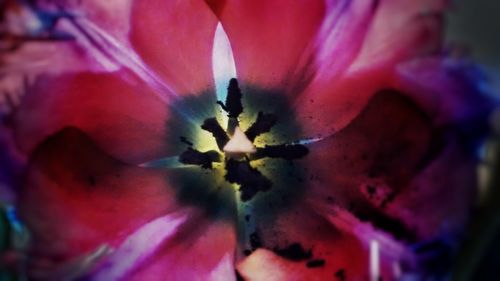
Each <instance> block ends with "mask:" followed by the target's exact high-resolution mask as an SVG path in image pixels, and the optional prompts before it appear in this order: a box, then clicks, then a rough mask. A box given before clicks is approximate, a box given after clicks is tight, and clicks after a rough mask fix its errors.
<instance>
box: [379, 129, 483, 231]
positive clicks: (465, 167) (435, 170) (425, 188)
mask: <svg viewBox="0 0 500 281" xmlns="http://www.w3.org/2000/svg"><path fill="white" fill-rule="evenodd" d="M447 142H448V145H447V147H445V148H444V149H443V151H441V153H440V154H439V155H438V156H437V157H436V158H435V160H434V161H432V162H431V163H430V164H429V165H428V166H427V167H426V168H425V169H423V170H422V171H421V172H420V173H418V174H417V175H416V176H415V177H414V178H413V179H412V181H411V182H410V183H409V184H408V187H407V188H405V189H403V190H402V191H401V192H400V193H399V194H398V196H397V197H395V198H394V200H393V201H392V202H390V203H389V204H388V205H387V208H386V210H384V212H385V213H387V214H390V215H391V216H392V217H394V218H398V219H399V220H401V221H403V222H404V223H405V224H406V225H407V226H408V227H409V228H411V229H413V230H414V231H415V232H416V233H418V235H419V237H422V238H423V239H428V240H431V239H436V238H439V237H446V236H447V237H454V235H457V233H460V231H462V230H463V227H464V225H465V223H466V222H467V220H468V219H469V218H470V214H471V212H472V208H473V206H474V202H475V200H476V199H477V197H476V196H477V188H476V187H477V173H476V167H477V160H476V159H475V157H474V156H473V155H472V153H471V152H470V151H468V149H466V148H464V147H463V143H460V142H459V141H457V139H455V138H454V137H450V139H448V140H447ZM447 175H453V176H447Z"/></svg>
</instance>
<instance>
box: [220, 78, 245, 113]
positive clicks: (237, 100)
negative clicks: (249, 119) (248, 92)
mask: <svg viewBox="0 0 500 281" xmlns="http://www.w3.org/2000/svg"><path fill="white" fill-rule="evenodd" d="M241 97H242V94H241V90H240V87H239V85H238V80H236V78H232V79H231V80H230V81H229V87H228V88H227V98H226V103H225V104H223V103H222V102H221V101H217V103H218V104H219V105H220V106H221V107H222V109H223V110H224V111H226V112H227V113H228V115H227V116H228V117H229V118H238V116H239V115H240V114H241V113H242V112H243V105H242V104H241Z"/></svg>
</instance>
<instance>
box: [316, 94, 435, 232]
mask: <svg viewBox="0 0 500 281" xmlns="http://www.w3.org/2000/svg"><path fill="white" fill-rule="evenodd" d="M430 125H431V124H430V120H429V119H428V118H427V117H426V116H425V115H424V114H423V113H422V111H420V110H419V108H418V107H417V106H416V105H415V104H414V103H412V102H411V101H410V100H409V99H408V98H406V97H404V96H402V95H401V94H400V93H398V92H395V91H392V90H386V91H382V92H380V93H379V94H377V95H375V96H374V97H373V98H372V99H371V100H370V102H369V103H368V105H367V107H366V108H365V109H364V110H363V111H362V112H361V113H360V115H359V116H357V117H356V118H355V119H354V120H353V121H352V122H351V123H350V124H349V125H348V126H347V127H345V128H344V129H343V130H341V131H340V132H338V133H336V134H334V135H333V136H331V137H328V138H326V139H324V140H323V141H320V142H317V143H313V144H311V145H310V154H309V155H308V156H307V161H308V162H309V163H311V164H310V165H311V167H313V168H312V169H311V171H310V176H309V178H311V182H310V183H309V184H310V186H311V189H312V190H311V194H312V195H313V197H314V198H315V199H314V200H319V201H321V202H328V201H331V202H332V203H337V204H340V205H341V206H343V207H344V208H347V209H350V210H352V211H354V213H355V214H357V215H359V216H360V217H363V219H364V220H371V221H372V222H373V223H374V225H375V226H378V227H380V228H382V229H383V230H385V231H389V232H393V234H394V235H395V236H397V237H399V236H401V237H399V238H407V239H411V238H412V236H413V234H412V233H410V232H408V230H407V229H406V228H405V225H402V224H401V223H398V222H396V221H393V220H391V218H390V216H389V217H386V216H384V215H383V214H382V213H380V212H382V210H383V209H384V208H385V206H386V204H388V203H389V202H390V201H391V200H392V199H393V198H394V197H396V196H397V195H398V194H399V193H400V192H401V191H402V190H405V189H406V188H408V184H409V182H410V180H411V178H412V177H413V176H414V175H415V174H416V173H417V172H418V171H419V169H420V168H421V167H420V165H422V163H424V161H425V160H426V157H427V156H428V155H427V153H428V150H429V147H430V146H429V144H430V140H431V134H432V130H431V127H430ZM389 223H390V224H389ZM386 227H388V228H387V229H385V228H386Z"/></svg>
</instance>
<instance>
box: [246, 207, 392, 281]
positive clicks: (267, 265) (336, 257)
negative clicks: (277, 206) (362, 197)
mask: <svg viewBox="0 0 500 281" xmlns="http://www.w3.org/2000/svg"><path fill="white" fill-rule="evenodd" d="M296 206H297V207H296V208H294V209H290V210H286V211H285V212H283V213H282V214H280V215H279V216H278V217H277V218H276V219H274V220H273V221H272V222H271V221H266V222H263V221H259V223H262V224H261V225H260V226H261V228H260V231H259V232H258V233H259V235H260V239H261V240H262V244H263V246H264V247H263V248H264V249H258V250H256V251H255V252H253V253H252V254H251V255H250V256H249V257H247V258H246V259H244V260H242V261H241V262H240V263H239V264H238V265H237V269H238V271H239V273H240V274H241V276H242V277H243V278H244V280H287V281H288V280H297V281H299V280H300V281H302V280H318V281H319V280H336V279H335V278H338V280H342V278H341V277H340V275H344V276H345V278H346V279H345V280H368V279H369V269H370V267H369V265H370V263H369V249H368V247H366V245H364V244H363V243H361V241H360V240H358V238H357V237H355V236H353V235H352V234H351V233H349V232H345V231H343V230H340V229H338V228H337V227H335V226H334V225H332V224H331V223H330V222H329V221H327V220H326V219H325V218H324V217H323V216H320V215H318V214H316V213H315V212H312V208H311V207H310V206H307V205H303V204H297V205H296ZM258 226H259V224H258ZM295 243H299V244H300V246H301V247H302V249H303V250H304V251H305V252H308V251H311V256H310V257H309V258H305V259H295V260H293V259H292V258H290V257H288V258H287V257H286V256H283V252H280V250H283V249H285V248H287V247H288V246H290V245H292V244H295ZM276 249H278V251H276ZM271 250H272V251H271ZM280 255H281V256H280ZM314 262H320V263H321V262H322V263H323V264H322V265H317V264H316V266H314ZM382 262H383V261H381V263H382ZM308 263H309V266H308ZM311 263H312V264H313V266H311ZM384 267H385V265H384ZM381 271H382V272H383V276H384V277H386V276H387V272H386V268H384V269H383V270H381ZM336 275H337V276H336ZM384 280H391V279H388V278H384Z"/></svg>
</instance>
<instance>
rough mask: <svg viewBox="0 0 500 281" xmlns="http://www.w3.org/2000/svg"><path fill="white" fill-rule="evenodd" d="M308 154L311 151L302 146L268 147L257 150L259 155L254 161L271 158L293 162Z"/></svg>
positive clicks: (281, 145)
mask: <svg viewBox="0 0 500 281" xmlns="http://www.w3.org/2000/svg"><path fill="white" fill-rule="evenodd" d="M308 153H309V149H308V148H307V147H305V146H303V145H301V144H280V145H267V146H265V147H259V148H257V153H256V155H255V156H254V159H260V158H264V157H270V158H283V159H285V160H293V159H298V158H302V157H304V156H306V155H307V154H308Z"/></svg>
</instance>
